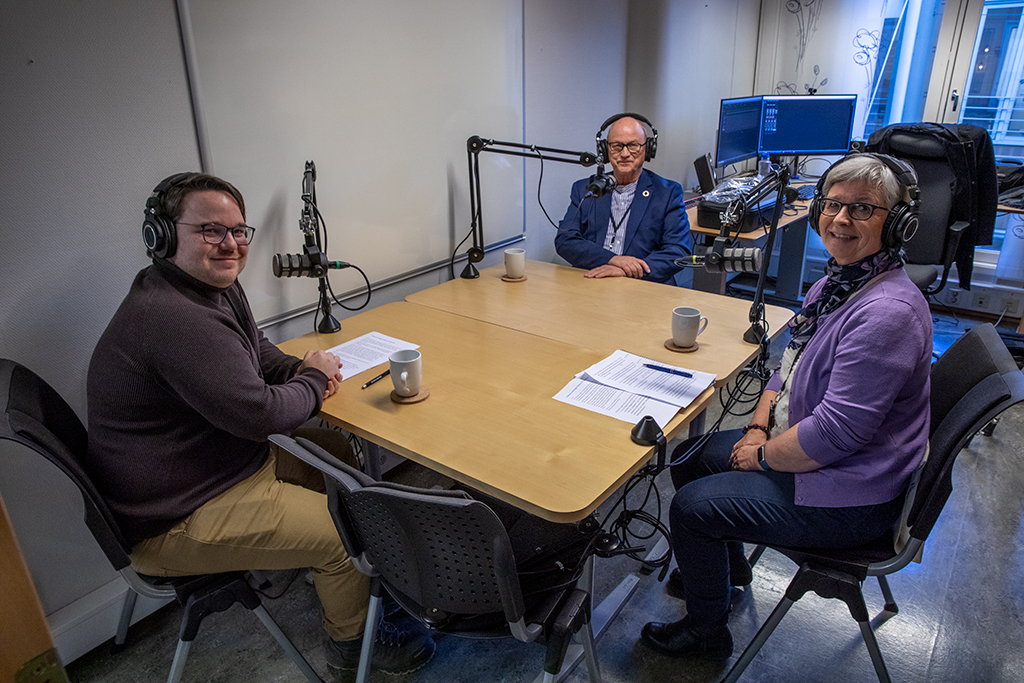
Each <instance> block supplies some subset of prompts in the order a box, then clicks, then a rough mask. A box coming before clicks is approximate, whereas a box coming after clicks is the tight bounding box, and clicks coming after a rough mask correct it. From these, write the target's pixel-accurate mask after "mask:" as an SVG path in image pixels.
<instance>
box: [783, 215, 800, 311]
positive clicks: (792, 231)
mask: <svg viewBox="0 0 1024 683" xmlns="http://www.w3.org/2000/svg"><path fill="white" fill-rule="evenodd" d="M781 238H782V242H781V244H780V245H779V264H778V265H779V268H778V273H777V274H776V277H775V298H776V299H781V300H783V301H786V302H792V303H799V302H800V300H801V299H802V298H803V291H804V290H803V287H804V250H805V248H806V242H807V218H806V217H805V218H799V219H797V220H795V221H793V222H792V223H790V224H789V225H787V226H786V227H785V228H783V229H782V235H781Z"/></svg>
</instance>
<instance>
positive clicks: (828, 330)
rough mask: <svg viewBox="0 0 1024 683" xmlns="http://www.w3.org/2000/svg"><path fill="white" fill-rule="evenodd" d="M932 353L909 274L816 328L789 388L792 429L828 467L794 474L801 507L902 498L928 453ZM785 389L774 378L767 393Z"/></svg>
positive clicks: (923, 308)
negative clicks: (794, 428)
mask: <svg viewBox="0 0 1024 683" xmlns="http://www.w3.org/2000/svg"><path fill="white" fill-rule="evenodd" d="M824 284H825V279H824V278H822V279H821V280H819V281H818V282H816V283H815V284H814V285H813V286H812V287H811V290H810V291H809V292H808V293H807V300H808V301H813V299H814V298H815V297H818V296H820V295H821V290H822V288H823V287H824ZM931 354H932V319H931V313H930V311H929V310H928V304H927V302H926V301H925V299H924V296H922V294H921V292H920V290H918V289H917V287H915V286H914V284H913V283H912V282H911V281H910V279H909V278H908V277H907V274H906V272H905V271H904V270H903V269H902V268H898V269H896V270H892V271H889V272H887V273H884V274H883V275H881V276H879V278H878V279H877V280H876V281H875V282H874V283H873V284H872V285H870V286H869V287H868V289H866V290H861V292H859V293H858V294H857V295H855V298H851V300H850V301H847V302H846V303H844V304H843V305H842V306H840V307H839V308H838V309H837V310H835V311H833V312H832V313H830V314H828V315H826V316H823V317H822V318H821V319H820V320H819V321H818V329H817V331H816V332H815V333H814V336H812V337H811V339H810V341H808V343H807V346H806V347H805V348H804V350H803V353H802V354H801V356H800V360H799V363H798V365H797V367H796V371H795V372H794V376H793V378H792V380H791V381H792V385H791V393H790V399H789V425H790V427H791V428H792V427H794V426H796V425H797V423H799V425H800V429H799V432H798V435H799V439H800V447H801V448H802V449H803V450H804V452H805V453H807V455H808V456H809V457H810V458H811V459H812V460H814V461H815V462H818V463H820V464H821V467H819V468H818V469H815V470H811V471H809V472H798V473H797V474H796V475H795V481H796V500H795V501H794V502H795V503H796V504H797V505H808V506H815V507H850V506H855V505H876V504H879V503H885V502H887V501H890V500H892V499H893V498H896V497H897V496H899V495H900V494H901V493H902V492H903V490H904V488H905V487H906V484H907V481H908V479H909V477H910V474H911V473H912V472H913V471H914V468H915V467H917V465H918V464H919V463H920V462H921V459H922V457H923V456H924V453H925V449H926V446H927V444H928V426H929V422H930V403H929V396H930V384H929V372H930V369H931ZM781 384H782V383H781V380H780V378H779V373H778V371H776V373H775V375H774V376H773V377H772V379H771V381H770V382H769V383H768V387H767V388H768V389H771V390H774V391H778V390H779V388H780V387H781Z"/></svg>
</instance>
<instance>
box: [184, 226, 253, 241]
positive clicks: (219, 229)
mask: <svg viewBox="0 0 1024 683" xmlns="http://www.w3.org/2000/svg"><path fill="white" fill-rule="evenodd" d="M178 225H191V226H192V227H194V228H201V229H202V233H203V241H204V242H206V243H207V244H220V243H221V242H223V241H224V240H225V239H226V238H227V236H228V231H231V237H232V238H233V239H234V240H235V244H249V242H251V241H252V236H253V234H255V232H256V228H254V227H252V226H251V225H238V226H236V227H234V228H229V227H227V226H225V225H221V224H220V223H203V224H202V225H200V224H197V223H182V222H181V221H179V222H178Z"/></svg>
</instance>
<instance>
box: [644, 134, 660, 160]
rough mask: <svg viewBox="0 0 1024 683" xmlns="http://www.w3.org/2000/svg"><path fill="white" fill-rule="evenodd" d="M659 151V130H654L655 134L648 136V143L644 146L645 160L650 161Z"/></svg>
mask: <svg viewBox="0 0 1024 683" xmlns="http://www.w3.org/2000/svg"><path fill="white" fill-rule="evenodd" d="M657 153H658V132H657V131H655V132H654V136H653V137H650V138H647V145H646V146H645V147H644V161H650V160H652V159H653V158H654V155H655V154H657Z"/></svg>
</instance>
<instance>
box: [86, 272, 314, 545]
mask: <svg viewBox="0 0 1024 683" xmlns="http://www.w3.org/2000/svg"><path fill="white" fill-rule="evenodd" d="M299 363H300V360H299V359H298V358H294V357H292V356H289V355H287V354H284V353H282V352H281V351H280V350H278V349H277V347H275V346H274V345H273V344H271V343H270V342H269V341H268V340H267V339H266V338H265V337H264V336H263V334H262V333H261V332H260V331H259V329H258V328H257V327H256V323H255V321H254V319H253V317H252V312H251V311H250V310H249V304H248V301H247V300H246V298H245V293H244V292H243V291H242V287H241V285H239V284H238V282H235V283H234V284H233V285H231V286H230V287H228V288H227V289H219V288H214V287H211V286H209V285H206V284H204V283H202V282H200V281H198V280H196V279H194V278H192V277H191V276H189V275H188V274H186V273H185V272H184V271H182V270H180V269H178V268H177V267H176V266H174V265H172V264H170V263H167V262H165V261H161V260H157V261H155V262H154V264H153V265H152V266H149V267H148V268H144V269H143V270H141V271H140V272H139V274H138V275H137V276H136V277H135V281H134V282H133V283H132V287H131V290H130V291H129V292H128V296H126V297H125V300H124V301H123V302H122V303H121V306H120V308H118V310H117V312H116V313H115V314H114V317H113V319H112V320H111V321H110V324H109V325H108V326H107V329H106V331H105V332H104V333H103V335H102V336H101V337H100V340H99V342H98V343H97V345H96V350H95V351H94V352H93V356H92V362H91V363H90V364H89V377H88V405H89V453H88V458H87V461H86V463H84V464H85V467H86V470H87V472H88V473H89V474H90V476H91V477H92V478H93V480H94V482H95V484H96V486H97V487H98V488H99V490H100V493H101V494H102V495H103V496H104V497H105V499H106V500H107V502H108V504H109V505H110V507H111V509H112V510H113V512H114V514H115V515H116V516H117V518H118V521H119V522H120V524H121V527H122V531H123V532H124V534H125V536H126V537H127V540H128V542H129V544H131V545H134V544H135V543H137V542H139V541H141V540H143V539H146V538H150V537H153V536H158V535H160V534H162V533H164V532H165V531H167V530H168V529H170V528H171V527H173V526H174V525H175V524H177V523H178V522H180V521H181V520H182V519H184V518H185V517H187V516H188V515H189V514H191V513H192V512H193V511H194V510H195V509H196V508H198V507H199V506H201V505H202V504H203V503H205V502H207V501H208V500H210V499H212V498H214V497H216V496H217V495H219V494H220V493H222V492H224V491H225V490H227V489H228V488H230V487H231V486H233V485H234V484H236V483H238V482H240V481H242V480H243V479H245V478H246V477H248V476H249V475H251V474H252V473H253V472H255V471H256V470H257V469H259V467H260V466H261V465H262V464H263V462H264V461H265V460H266V457H267V454H268V453H269V446H268V442H267V437H268V436H269V435H271V434H275V433H285V434H288V433H291V432H292V431H293V430H294V429H295V428H296V427H298V426H299V425H301V424H302V423H303V422H304V421H306V420H307V419H308V418H309V417H311V416H312V415H315V414H316V413H317V412H318V411H319V410H320V404H321V401H322V397H323V393H324V390H325V389H326V388H327V376H326V375H324V374H323V373H322V372H320V371H319V370H316V369H312V368H307V369H305V370H303V371H302V372H301V373H298V374H296V370H297V369H298V366H299Z"/></svg>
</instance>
